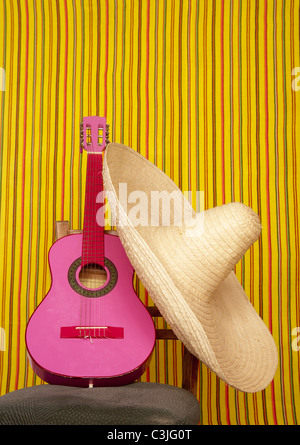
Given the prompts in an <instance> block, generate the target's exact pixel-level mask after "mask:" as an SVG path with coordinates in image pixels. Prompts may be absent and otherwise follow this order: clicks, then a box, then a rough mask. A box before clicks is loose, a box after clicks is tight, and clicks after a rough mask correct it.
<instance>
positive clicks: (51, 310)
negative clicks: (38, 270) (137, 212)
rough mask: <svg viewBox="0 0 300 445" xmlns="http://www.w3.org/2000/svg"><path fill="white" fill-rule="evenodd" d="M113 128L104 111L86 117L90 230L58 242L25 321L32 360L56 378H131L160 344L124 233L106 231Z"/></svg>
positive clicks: (91, 381) (80, 382) (105, 381)
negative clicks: (46, 283)
mask: <svg viewBox="0 0 300 445" xmlns="http://www.w3.org/2000/svg"><path fill="white" fill-rule="evenodd" d="M106 133H107V128H106V119H105V118H100V117H97V116H93V117H86V118H84V119H83V123H82V124H81V144H82V148H85V149H86V151H87V152H88V155H87V156H88V159H87V180H86V195H85V213H84V225H83V233H82V234H81V233H79V234H72V235H67V236H64V237H62V238H61V239H59V240H58V241H56V242H55V243H54V244H53V246H52V247H51V249H50V251H49V264H50V269H51V274H52V285H51V288H50V291H49V292H48V294H47V295H46V297H45V298H44V299H43V301H42V302H41V303H40V305H39V306H38V307H37V309H36V310H35V312H34V313H33V315H32V316H31V318H30V320H29V322H28V325H27V329H26V345H27V351H28V354H29V359H30V364H31V366H32V368H33V370H34V371H35V373H36V374H37V375H38V376H39V377H41V378H42V379H43V380H45V381H46V382H48V383H52V384H60V385H72V386H111V385H122V384H127V383H130V382H132V381H134V380H135V379H137V378H138V377H140V376H141V374H142V373H143V372H144V371H145V369H146V368H147V366H148V364H149V361H150V358H151V354H152V351H153V348H154V343H155V329H154V324H153V321H152V318H151V317H150V314H149V313H148V311H147V309H146V308H145V306H144V305H143V304H142V302H141V301H140V300H139V298H138V297H137V295H136V294H135V292H134V289H133V285H132V279H133V273H134V271H133V268H132V266H131V264H130V262H129V260H128V258H127V256H126V253H125V251H124V249H123V246H122V244H121V242H120V240H119V238H118V236H116V235H113V234H109V233H106V232H104V224H103V223H104V212H103V211H102V210H103V209H102V207H101V204H100V205H99V202H98V201H99V193H101V192H103V180H102V152H103V150H104V148H105V143H106ZM81 151H82V149H81ZM100 201H101V200H100ZM101 202H103V200H102V201H101ZM101 215H103V216H102V217H101ZM101 218H102V219H101ZM99 219H100V221H99Z"/></svg>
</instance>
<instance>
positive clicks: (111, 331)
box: [60, 326, 124, 339]
mask: <svg viewBox="0 0 300 445" xmlns="http://www.w3.org/2000/svg"><path fill="white" fill-rule="evenodd" d="M60 338H81V339H84V338H89V339H92V338H95V339H97V338H101V339H107V338H115V339H120V338H124V328H121V327H115V326H64V327H61V328H60Z"/></svg>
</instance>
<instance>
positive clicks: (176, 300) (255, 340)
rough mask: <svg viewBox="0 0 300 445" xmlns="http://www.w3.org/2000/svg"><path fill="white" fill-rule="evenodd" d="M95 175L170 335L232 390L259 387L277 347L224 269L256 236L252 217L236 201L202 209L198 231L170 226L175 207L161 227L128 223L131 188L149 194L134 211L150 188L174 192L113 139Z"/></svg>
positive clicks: (269, 373)
mask: <svg viewBox="0 0 300 445" xmlns="http://www.w3.org/2000/svg"><path fill="white" fill-rule="evenodd" d="M103 177H104V186H105V189H106V191H107V195H108V201H109V203H110V206H111V209H112V213H113V214H114V216H115V217H116V226H117V231H118V233H119V236H120V240H121V242H122V244H123V246H124V248H125V251H126V253H127V255H128V258H129V260H130V261H131V263H132V265H133V267H134V268H135V270H136V273H137V275H138V276H139V278H140V280H141V281H142V283H143V284H144V286H145V288H146V289H147V290H148V292H149V294H150V296H151V298H152V299H153V301H154V302H155V304H156V305H157V307H158V308H159V310H160V312H161V313H162V315H163V316H164V318H165V320H166V321H167V322H168V323H169V324H170V326H171V327H172V329H173V330H174V332H175V333H176V335H177V336H178V338H179V339H180V340H181V341H182V342H183V343H184V344H185V346H186V347H187V348H188V349H189V350H190V351H191V352H192V353H193V354H194V355H196V356H197V357H198V358H199V359H200V360H201V361H202V362H203V363H205V364H206V365H207V366H208V367H209V368H210V369H211V370H212V371H214V372H215V373H216V374H217V375H218V376H219V377H220V378H221V379H222V380H224V381H225V382H226V383H228V384H229V385H231V386H233V387H234V388H236V389H238V390H241V391H245V392H256V391H260V390H262V389H264V388H266V387H267V386H268V385H269V383H270V382H271V381H272V379H273V378H274V374H275V372H276V369H277V362H278V358H277V348H276V345H275V342H274V340H273V337H272V335H271V334H270V332H269V330H268V328H267V326H266V325H265V323H264V322H263V320H262V319H261V318H260V317H259V315H258V314H257V312H256V311H255V309H254V307H253V306H252V304H251V303H250V301H249V299H248V297H247V295H246V294H245V292H244V289H243V287H242V286H241V284H240V283H239V281H238V279H237V277H236V275H235V274H234V272H233V271H232V270H233V267H234V265H235V264H236V263H237V262H238V261H239V260H240V258H241V257H242V256H243V255H244V253H245V252H246V251H247V250H248V248H249V247H250V246H251V245H252V244H253V242H255V241H256V239H257V238H258V236H259V234H260V229H261V226H260V222H259V219H258V217H257V215H256V214H255V213H254V212H253V211H252V210H251V209H249V208H248V207H246V206H244V205H243V204H240V203H231V204H226V205H224V206H220V207H216V208H215V209H210V210H208V211H206V212H203V213H204V214H205V215H204V222H205V224H204V229H203V228H202V231H200V232H199V234H197V233H196V234H194V235H193V234H192V236H186V233H187V232H186V229H187V228H186V226H185V224H184V223H183V224H182V226H178V225H176V224H174V221H175V218H176V212H177V213H178V208H176V205H174V208H173V210H172V211H171V219H170V225H169V226H168V225H163V224H161V223H160V224H155V225H153V224H152V225H151V223H150V221H149V220H148V224H145V223H141V224H133V221H132V215H135V216H136V213H134V212H133V210H134V209H133V204H135V203H136V202H135V201H134V199H132V196H136V195H134V193H136V192H138V191H139V192H142V193H143V194H142V195H140V196H147V197H148V198H149V199H147V200H145V202H144V203H141V202H140V203H139V204H140V206H139V208H138V210H139V212H140V213H141V211H142V210H143V207H142V205H144V206H147V211H148V212H151V210H150V198H151V192H153V191H165V192H167V193H172V192H174V191H177V192H178V191H179V189H178V188H177V186H176V185H175V184H174V182H173V181H171V180H170V178H168V177H167V175H165V174H164V173H163V172H162V171H161V170H159V169H158V168H157V167H155V166H154V165H153V164H152V163H150V162H149V161H148V160H146V159H145V158H144V157H142V156H141V155H140V154H138V153H136V152H135V151H134V150H132V149H130V148H129V147H126V146H124V145H121V144H110V145H109V146H108V147H107V149H106V154H105V159H104V169H103ZM120 184H126V193H127V196H126V199H127V202H126V203H125V201H124V196H123V198H122V197H121V196H119V192H120ZM179 192H180V191H179ZM131 193H133V195H131V199H130V194H131ZM180 193H181V192H180ZM181 195H182V194H181ZM121 198H122V199H121ZM146 201H147V202H146ZM182 202H185V198H184V197H183V195H182ZM144 210H145V209H144ZM181 210H182V208H181ZM139 216H141V215H139ZM135 222H136V221H135ZM196 231H197V228H196Z"/></svg>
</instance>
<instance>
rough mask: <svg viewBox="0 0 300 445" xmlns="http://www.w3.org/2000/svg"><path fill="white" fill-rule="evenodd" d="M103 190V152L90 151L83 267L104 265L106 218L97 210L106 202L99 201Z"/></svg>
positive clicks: (87, 174)
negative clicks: (98, 196)
mask: <svg viewBox="0 0 300 445" xmlns="http://www.w3.org/2000/svg"><path fill="white" fill-rule="evenodd" d="M99 192H103V178H102V153H96V154H95V153H89V154H88V158H87V173H86V189H85V209H84V224H83V242H82V256H81V267H84V266H86V265H87V264H94V263H95V264H99V265H100V266H102V267H104V218H100V221H99V214H98V218H97V212H98V210H99V209H100V207H101V206H102V205H104V204H102V203H100V204H99V203H97V202H96V200H97V195H98V193H99Z"/></svg>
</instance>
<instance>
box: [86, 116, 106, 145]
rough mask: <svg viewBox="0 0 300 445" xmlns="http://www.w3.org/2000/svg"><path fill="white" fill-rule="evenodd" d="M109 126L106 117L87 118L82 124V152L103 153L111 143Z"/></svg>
mask: <svg viewBox="0 0 300 445" xmlns="http://www.w3.org/2000/svg"><path fill="white" fill-rule="evenodd" d="M108 138H109V125H108V124H107V123H106V118H105V117H99V116H86V117H84V118H83V119H82V122H81V124H80V152H81V153H82V151H83V149H85V150H86V151H87V152H89V153H101V152H102V151H103V150H104V149H105V147H106V145H107V144H108V143H109V140H108Z"/></svg>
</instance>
